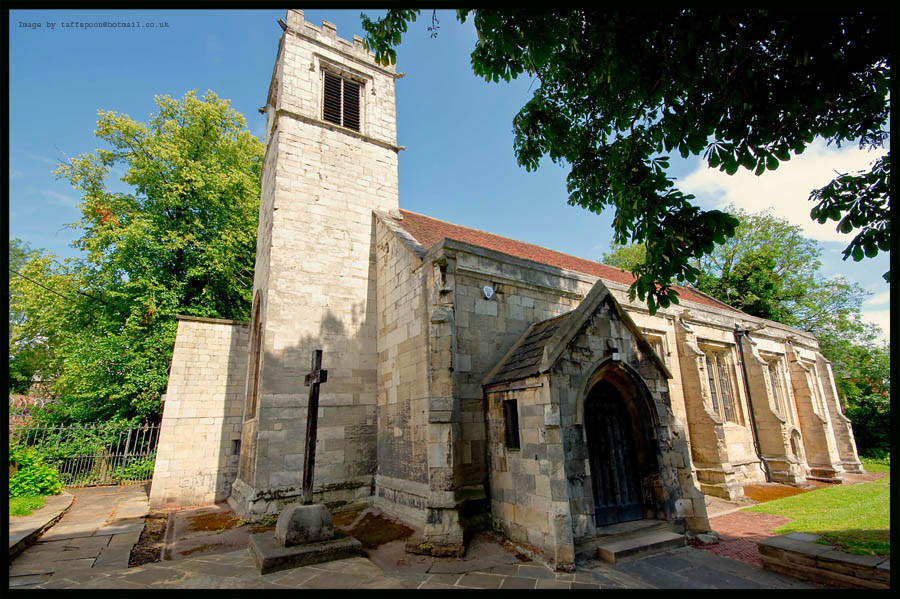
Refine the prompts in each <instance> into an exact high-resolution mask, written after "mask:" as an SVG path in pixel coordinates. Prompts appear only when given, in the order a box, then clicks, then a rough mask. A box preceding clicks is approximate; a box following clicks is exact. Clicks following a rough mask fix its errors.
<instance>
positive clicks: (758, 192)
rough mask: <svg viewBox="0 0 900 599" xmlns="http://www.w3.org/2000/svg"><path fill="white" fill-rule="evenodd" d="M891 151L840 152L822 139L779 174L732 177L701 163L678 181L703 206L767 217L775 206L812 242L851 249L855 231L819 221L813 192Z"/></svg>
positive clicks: (852, 148) (776, 212)
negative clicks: (813, 215)
mask: <svg viewBox="0 0 900 599" xmlns="http://www.w3.org/2000/svg"><path fill="white" fill-rule="evenodd" d="M886 152H887V150H876V151H871V152H869V151H866V150H860V149H859V148H858V147H857V146H855V145H845V146H844V147H842V148H839V149H838V148H835V147H834V146H832V147H827V146H826V145H825V142H824V140H822V139H816V140H815V141H814V142H813V143H812V144H810V145H809V146H807V148H806V150H805V151H804V152H803V154H801V155H799V156H791V159H790V160H789V161H787V162H782V163H781V164H780V165H779V167H778V168H777V169H776V170H774V171H766V172H765V173H764V174H763V175H761V176H759V177H757V176H756V175H754V174H753V173H752V172H750V171H748V170H746V169H743V168H742V169H740V170H738V172H737V173H735V174H734V175H731V176H729V175H727V174H726V173H724V172H722V171H719V170H716V169H712V168H709V167H708V166H707V165H706V163H705V162H703V161H698V167H697V169H696V170H694V171H692V172H691V173H689V174H688V175H687V176H686V177H684V178H683V179H681V180H680V181H678V183H677V186H678V188H679V189H680V190H682V191H684V192H686V193H692V194H694V195H695V196H697V201H698V202H700V203H701V204H703V205H708V206H711V207H715V208H721V207H722V206H724V205H726V204H729V203H733V204H734V205H735V206H737V207H738V208H743V209H744V210H746V211H748V212H761V211H763V210H765V209H767V208H769V207H771V208H773V211H774V215H775V216H777V217H779V218H783V219H785V220H787V221H789V222H790V223H792V224H795V225H800V226H801V227H802V228H803V234H804V235H806V236H807V237H811V238H813V239H817V240H819V241H839V242H843V243H845V244H846V243H849V242H850V240H851V239H853V236H854V235H855V231H854V232H850V233H847V234H843V233H838V232H837V231H835V225H837V222H836V221H828V222H827V223H825V224H822V225H820V224H819V223H817V222H815V221H813V220H812V219H811V218H810V216H809V212H810V210H812V208H813V206H814V204H813V203H812V202H810V201H808V198H809V193H810V192H811V191H812V190H813V189H818V188H819V187H823V186H824V185H826V184H827V183H828V182H829V181H831V180H832V179H833V178H834V177H835V176H836V174H835V171H837V172H840V173H847V172H852V171H858V170H863V169H868V168H869V165H870V164H871V163H872V162H873V161H875V160H876V159H877V158H879V157H880V156H881V155H883V154H885V153H886Z"/></svg>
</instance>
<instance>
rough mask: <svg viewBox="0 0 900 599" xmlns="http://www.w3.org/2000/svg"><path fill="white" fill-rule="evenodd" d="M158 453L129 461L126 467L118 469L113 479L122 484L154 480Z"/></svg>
mask: <svg viewBox="0 0 900 599" xmlns="http://www.w3.org/2000/svg"><path fill="white" fill-rule="evenodd" d="M155 464H156V452H155V451H154V452H153V453H151V454H150V455H146V456H140V457H136V458H132V459H128V461H126V462H125V465H123V466H119V467H117V468H116V470H115V472H114V473H113V478H114V479H115V480H118V481H121V482H128V481H137V480H147V479H150V478H153V466H154V465H155Z"/></svg>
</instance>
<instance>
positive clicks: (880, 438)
mask: <svg viewBox="0 0 900 599" xmlns="http://www.w3.org/2000/svg"><path fill="white" fill-rule="evenodd" d="M846 345H847V346H848V347H846V348H845V349H846V353H845V358H844V359H843V360H842V361H841V362H840V365H839V366H840V368H839V369H838V368H835V379H836V385H837V388H838V395H840V396H841V397H842V398H843V399H844V413H845V414H846V415H847V417H848V418H849V419H850V422H851V423H852V425H853V436H854V437H855V440H856V447H857V449H858V450H859V452H860V454H863V455H867V456H872V457H882V456H884V455H889V454H890V452H891V375H890V368H891V348H890V344H885V345H884V346H882V347H878V346H875V345H874V344H868V345H853V344H846Z"/></svg>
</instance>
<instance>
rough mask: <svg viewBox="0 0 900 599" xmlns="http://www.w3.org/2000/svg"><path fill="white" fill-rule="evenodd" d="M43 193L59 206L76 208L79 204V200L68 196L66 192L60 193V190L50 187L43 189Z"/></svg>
mask: <svg viewBox="0 0 900 599" xmlns="http://www.w3.org/2000/svg"><path fill="white" fill-rule="evenodd" d="M41 194H43V196H44V197H45V198H49V199H50V201H51V202H52V203H53V204H56V205H57V206H65V207H66V208H74V207H75V206H76V205H77V202H76V201H75V200H73V199H72V197H71V196H67V195H66V194H64V193H59V192H58V191H51V190H49V189H44V190H41Z"/></svg>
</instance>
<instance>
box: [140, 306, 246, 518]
mask: <svg viewBox="0 0 900 599" xmlns="http://www.w3.org/2000/svg"><path fill="white" fill-rule="evenodd" d="M248 331H249V326H248V324H247V323H246V322H243V321H233V320H220V319H213V318H197V317H192V316H178V331H177V333H176V335H175V349H174V351H173V355H172V367H171V370H170V371H169V384H168V387H167V391H166V402H165V405H164V407H163V417H162V426H161V430H160V435H159V447H158V448H157V454H156V466H155V468H154V472H153V483H152V485H151V487H150V507H151V508H154V509H157V508H166V507H176V506H179V507H180V506H187V505H197V504H210V503H214V502H216V501H224V500H225V499H226V498H227V497H228V495H229V494H230V493H231V484H232V481H234V479H235V476H236V475H237V467H238V454H239V451H240V439H241V417H242V415H243V403H244V401H243V400H244V395H245V393H246V373H247V339H248Z"/></svg>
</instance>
